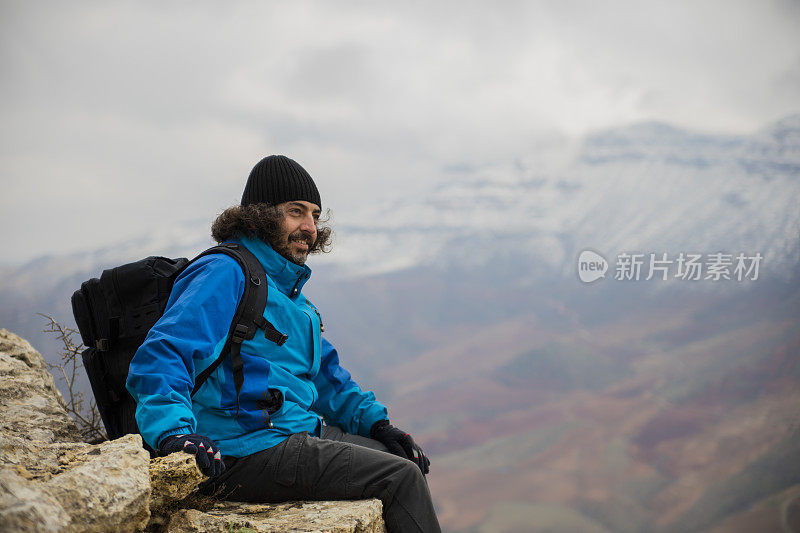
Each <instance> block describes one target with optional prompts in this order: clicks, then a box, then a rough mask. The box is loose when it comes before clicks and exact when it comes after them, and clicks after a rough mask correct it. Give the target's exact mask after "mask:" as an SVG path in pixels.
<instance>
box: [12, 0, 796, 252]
mask: <svg viewBox="0 0 800 533" xmlns="http://www.w3.org/2000/svg"><path fill="white" fill-rule="evenodd" d="M0 9H2V13H1V14H2V23H0V24H2V27H1V28H0V29H1V30H2V31H0V68H2V70H3V73H4V76H3V78H2V80H0V110H2V114H3V119H4V120H3V122H4V128H3V131H2V134H1V135H2V137H1V138H0V140H2V145H0V171H1V172H2V179H3V182H2V187H3V192H4V194H3V195H2V197H1V198H0V210H1V211H2V215H0V224H3V226H4V227H12V226H14V227H15V231H13V232H8V231H5V232H4V233H3V236H2V240H0V246H3V247H4V248H7V247H13V248H14V249H16V250H20V251H19V256H20V257H23V256H26V255H27V256H31V255H35V254H39V253H42V252H43V251H45V250H53V251H63V250H66V249H72V248H76V247H78V248H80V247H84V246H89V245H91V244H93V243H97V242H108V241H109V240H113V239H116V238H118V236H122V235H125V236H127V235H132V234H135V233H136V232H137V231H138V230H139V228H141V226H142V225H148V226H151V225H153V224H157V223H164V224H169V223H174V222H175V221H177V220H180V219H185V218H196V217H197V216H198V215H201V214H203V213H209V218H211V217H212V216H213V214H214V212H216V211H217V210H219V209H221V208H223V207H225V206H226V205H229V204H231V203H233V202H235V201H236V199H237V197H238V195H239V194H240V190H241V187H242V184H243V180H244V178H245V176H246V174H247V172H248V171H249V168H250V166H252V164H254V163H255V162H256V161H257V160H258V159H259V158H260V157H261V156H263V155H264V154H266V153H287V154H289V155H291V156H292V157H295V158H296V159H297V160H298V161H300V162H301V163H302V164H303V165H304V166H306V167H307V168H309V170H311V171H312V174H313V175H315V176H318V177H319V179H318V181H319V182H320V184H319V185H320V189H321V191H322V192H323V198H324V200H325V202H326V203H327V204H328V205H330V206H333V207H334V208H338V209H343V210H348V211H349V210H351V209H354V208H357V206H358V205H359V203H363V202H371V201H374V200H375V199H376V198H379V197H380V196H382V195H384V196H385V195H387V194H391V195H400V194H408V195H414V194H420V193H421V191H423V190H424V187H425V186H426V184H427V183H428V182H430V181H431V180H436V179H438V178H439V175H440V174H441V169H442V168H444V167H446V166H448V165H452V164H462V165H481V164H484V163H486V162H491V161H509V160H513V159H515V158H517V157H520V156H525V155H526V154H527V153H528V152H529V151H530V150H531V149H532V148H531V147H532V146H535V145H537V144H540V143H542V142H543V139H549V138H553V137H558V136H560V135H565V136H573V137H574V136H580V135H582V134H584V133H586V132H587V131H591V130H594V129H597V128H602V127H608V126H613V125H617V124H622V123H630V122H635V121H638V120H645V119H656V120H662V121H666V122H671V123H674V124H677V125H680V126H687V127H693V128H699V129H704V130H717V131H726V132H742V131H749V130H754V129H756V128H758V127H760V126H762V125H763V124H764V123H765V122H768V121H770V120H773V119H776V118H779V117H780V116H783V115H785V114H788V113H789V112H792V111H797V108H798V101H797V90H796V87H797V83H796V80H797V72H798V67H797V65H798V58H800V42H798V40H797V39H796V37H795V33H796V27H797V26H798V22H800V9H798V7H797V4H795V3H791V2H783V3H781V2H772V3H757V4H754V3H751V2H745V1H743V0H733V1H726V2H718V1H715V2H706V3H702V4H697V3H689V2H682V3H666V4H664V3H660V4H656V3H641V2H632V1H624V2H623V1H620V2H614V3H602V4H600V3H592V2H560V3H549V2H499V3H491V4H490V3H488V2H436V3H423V2H405V3H402V4H399V5H393V6H391V8H389V7H387V6H385V5H380V4H373V3H366V2H343V3H340V2H337V3H336V4H329V3H324V2H294V3H260V2H236V3H227V4H221V3H216V2H205V3H198V2H193V3H169V4H159V3H149V2H115V3H113V4H110V3H104V2H83V3H69V4H64V3H57V2H52V3H42V2H36V3H30V2H5V3H4V4H3V5H2V8H0ZM34 199H35V202H34V203H33V205H31V200H34ZM20 219H25V220H28V223H27V224H26V225H25V227H19V225H18V224H15V223H14V221H17V220H20ZM54 220H57V221H58V228H59V230H58V232H55V231H53V224H52V221H54ZM41 221H48V222H49V224H46V223H44V222H41Z"/></svg>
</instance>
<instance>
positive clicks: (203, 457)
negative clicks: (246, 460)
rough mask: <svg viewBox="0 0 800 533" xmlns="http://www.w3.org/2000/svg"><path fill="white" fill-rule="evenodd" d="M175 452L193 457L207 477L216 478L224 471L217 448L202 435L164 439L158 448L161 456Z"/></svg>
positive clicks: (174, 436)
mask: <svg viewBox="0 0 800 533" xmlns="http://www.w3.org/2000/svg"><path fill="white" fill-rule="evenodd" d="M175 452H186V453H190V454H192V455H194V456H195V458H196V459H197V466H198V467H199V468H200V471H201V472H202V473H204V474H205V475H207V476H208V477H216V476H218V475H220V474H221V473H223V472H224V471H225V463H223V462H222V455H221V454H220V452H219V448H217V445H216V444H214V442H213V441H212V440H211V439H209V438H208V437H204V436H203V435H195V434H192V435H172V436H169V437H164V439H163V440H162V441H161V444H159V446H158V453H159V454H160V455H162V456H164V455H169V454H171V453H175Z"/></svg>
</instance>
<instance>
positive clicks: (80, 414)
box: [39, 313, 108, 443]
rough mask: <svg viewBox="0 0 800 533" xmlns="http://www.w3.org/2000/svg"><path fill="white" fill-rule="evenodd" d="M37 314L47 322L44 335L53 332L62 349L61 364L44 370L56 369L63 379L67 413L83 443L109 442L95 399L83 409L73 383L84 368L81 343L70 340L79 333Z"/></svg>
mask: <svg viewBox="0 0 800 533" xmlns="http://www.w3.org/2000/svg"><path fill="white" fill-rule="evenodd" d="M39 315H40V316H43V317H44V318H46V319H47V320H48V321H49V322H48V324H47V325H46V326H45V329H44V332H45V333H55V334H56V335H58V340H59V341H61V343H62V344H63V348H62V349H61V351H60V352H59V355H60V356H61V363H60V364H50V363H47V368H48V369H49V370H50V371H51V372H53V371H55V370H58V373H59V374H60V378H59V379H60V380H63V382H64V384H65V386H66V389H67V390H66V393H67V394H66V396H67V397H66V402H67V412H68V413H69V414H70V416H72V418H73V419H74V420H75V422H76V423H77V425H78V429H79V430H80V433H81V437H82V438H83V440H84V441H86V442H90V443H98V442H102V441H104V440H108V437H107V436H106V433H105V430H104V428H103V421H102V418H101V417H100V411H98V410H97V404H96V403H95V401H94V399H92V400H91V401H90V402H89V406H88V408H84V404H83V392H81V391H79V390H78V389H77V388H76V383H75V380H76V378H77V377H78V373H79V371H80V369H81V368H83V362H82V359H81V352H83V348H84V346H83V344H81V343H80V342H78V343H76V342H75V341H74V340H73V336H75V335H78V332H77V331H76V330H74V329H72V328H68V327H66V326H64V325H62V324H60V323H59V322H58V321H56V319H55V318H53V317H51V316H49V315H45V314H42V313H39Z"/></svg>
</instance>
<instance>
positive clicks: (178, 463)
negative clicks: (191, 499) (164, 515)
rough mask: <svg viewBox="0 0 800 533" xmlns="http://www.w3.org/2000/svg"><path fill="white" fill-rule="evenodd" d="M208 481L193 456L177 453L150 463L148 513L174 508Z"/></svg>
mask: <svg viewBox="0 0 800 533" xmlns="http://www.w3.org/2000/svg"><path fill="white" fill-rule="evenodd" d="M206 479H208V478H207V477H206V476H205V475H203V473H202V472H200V469H199V468H198V467H197V461H196V460H195V458H194V455H190V454H188V453H183V452H178V453H173V454H170V455H167V456H166V457H157V458H155V459H153V460H151V461H150V485H151V487H152V493H151V496H150V511H151V512H153V513H155V512H156V511H158V510H161V509H165V508H168V507H170V506H174V505H175V504H177V503H178V502H180V501H182V500H184V499H185V498H186V497H187V496H189V495H190V494H191V493H192V492H194V491H195V489H196V488H197V486H198V485H199V484H200V483H202V482H203V481H205V480H206Z"/></svg>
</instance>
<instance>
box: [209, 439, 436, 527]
mask: <svg viewBox="0 0 800 533" xmlns="http://www.w3.org/2000/svg"><path fill="white" fill-rule="evenodd" d="M321 435H322V438H317V437H311V436H309V435H308V433H307V432H305V431H304V432H302V433H297V434H295V435H292V436H291V437H289V438H287V439H286V440H284V441H283V442H281V443H280V444H278V445H277V446H273V447H272V448H268V449H266V450H263V451H260V452H257V453H254V454H252V455H248V456H247V457H240V458H236V457H225V466H226V469H225V472H224V473H223V474H222V475H221V476H219V477H217V478H214V479H213V480H210V481H209V482H207V483H206V484H205V485H204V486H203V487H202V491H203V492H204V493H206V494H217V495H219V497H221V498H224V499H228V500H234V501H241V502H259V503H262V502H263V503H280V502H285V501H289V500H362V499H368V498H378V499H380V500H381V501H382V502H383V517H384V521H385V522H386V527H387V529H388V530H389V531H392V532H403V533H405V532H411V531H422V532H424V533H428V532H437V531H441V528H440V527H439V522H438V520H437V518H436V512H435V511H434V509H433V502H432V501H431V493H430V491H429V490H428V483H427V481H426V480H425V476H423V475H422V472H421V471H420V469H419V467H418V466H417V465H416V464H414V463H412V462H411V461H409V460H407V459H403V458H401V457H398V456H396V455H392V454H390V453H388V452H387V451H386V447H385V446H384V445H383V444H381V443H380V442H378V441H376V440H373V439H368V438H365V437H361V436H358V435H351V434H349V433H344V432H343V431H342V430H341V429H339V428H337V427H333V426H323V428H322V434H321Z"/></svg>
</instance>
